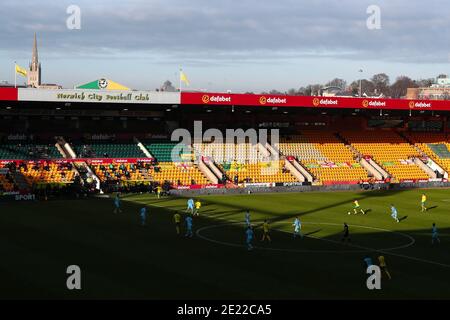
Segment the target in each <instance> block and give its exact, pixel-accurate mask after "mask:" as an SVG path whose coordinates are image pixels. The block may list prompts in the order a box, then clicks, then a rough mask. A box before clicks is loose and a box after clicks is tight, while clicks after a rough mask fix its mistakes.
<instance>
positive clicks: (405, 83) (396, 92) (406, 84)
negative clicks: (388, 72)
mask: <svg viewBox="0 0 450 320" xmlns="http://www.w3.org/2000/svg"><path fill="white" fill-rule="evenodd" d="M408 88H417V84H416V82H415V81H413V80H412V79H411V78H409V77H407V76H400V77H398V78H397V79H396V80H395V82H394V83H393V84H392V85H391V87H390V89H391V96H392V98H401V97H404V96H405V95H406V91H407V89H408Z"/></svg>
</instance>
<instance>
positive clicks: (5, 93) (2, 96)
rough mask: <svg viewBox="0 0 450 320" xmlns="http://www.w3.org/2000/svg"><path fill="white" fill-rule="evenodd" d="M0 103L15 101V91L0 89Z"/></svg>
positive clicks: (13, 89) (14, 89)
mask: <svg viewBox="0 0 450 320" xmlns="http://www.w3.org/2000/svg"><path fill="white" fill-rule="evenodd" d="M0 101H17V89H16V88H0Z"/></svg>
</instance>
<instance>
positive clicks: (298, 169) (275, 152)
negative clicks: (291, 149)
mask: <svg viewBox="0 0 450 320" xmlns="http://www.w3.org/2000/svg"><path fill="white" fill-rule="evenodd" d="M262 148H263V149H265V150H266V151H267V154H268V155H269V156H270V157H271V158H272V159H273V158H275V157H276V158H278V159H281V158H283V159H284V165H285V167H286V169H287V170H288V171H289V172H290V173H291V174H292V175H293V176H294V177H295V178H296V179H297V180H298V181H299V182H306V181H309V182H313V180H314V178H313V177H312V175H311V174H310V173H308V172H307V170H306V169H305V168H303V167H302V166H301V165H300V163H298V161H297V160H296V159H292V160H288V159H286V158H285V157H284V156H282V155H281V152H280V150H279V149H278V148H277V147H273V146H272V145H271V144H270V143H269V142H266V144H265V146H262Z"/></svg>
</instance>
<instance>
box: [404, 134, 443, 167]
mask: <svg viewBox="0 0 450 320" xmlns="http://www.w3.org/2000/svg"><path fill="white" fill-rule="evenodd" d="M406 136H407V137H408V138H409V139H410V140H411V141H412V142H413V143H414V144H415V146H417V147H418V148H419V149H420V150H422V151H423V152H424V153H425V154H427V155H428V156H430V157H431V159H433V161H435V162H436V163H437V164H438V165H439V166H440V167H441V168H442V169H444V170H445V171H447V172H449V171H450V136H448V135H447V134H445V133H419V132H411V133H407V134H406Z"/></svg>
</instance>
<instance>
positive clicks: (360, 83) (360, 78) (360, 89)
mask: <svg viewBox="0 0 450 320" xmlns="http://www.w3.org/2000/svg"><path fill="white" fill-rule="evenodd" d="M358 72H360V73H361V77H359V97H360V98H361V96H362V73H363V69H359V70H358Z"/></svg>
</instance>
